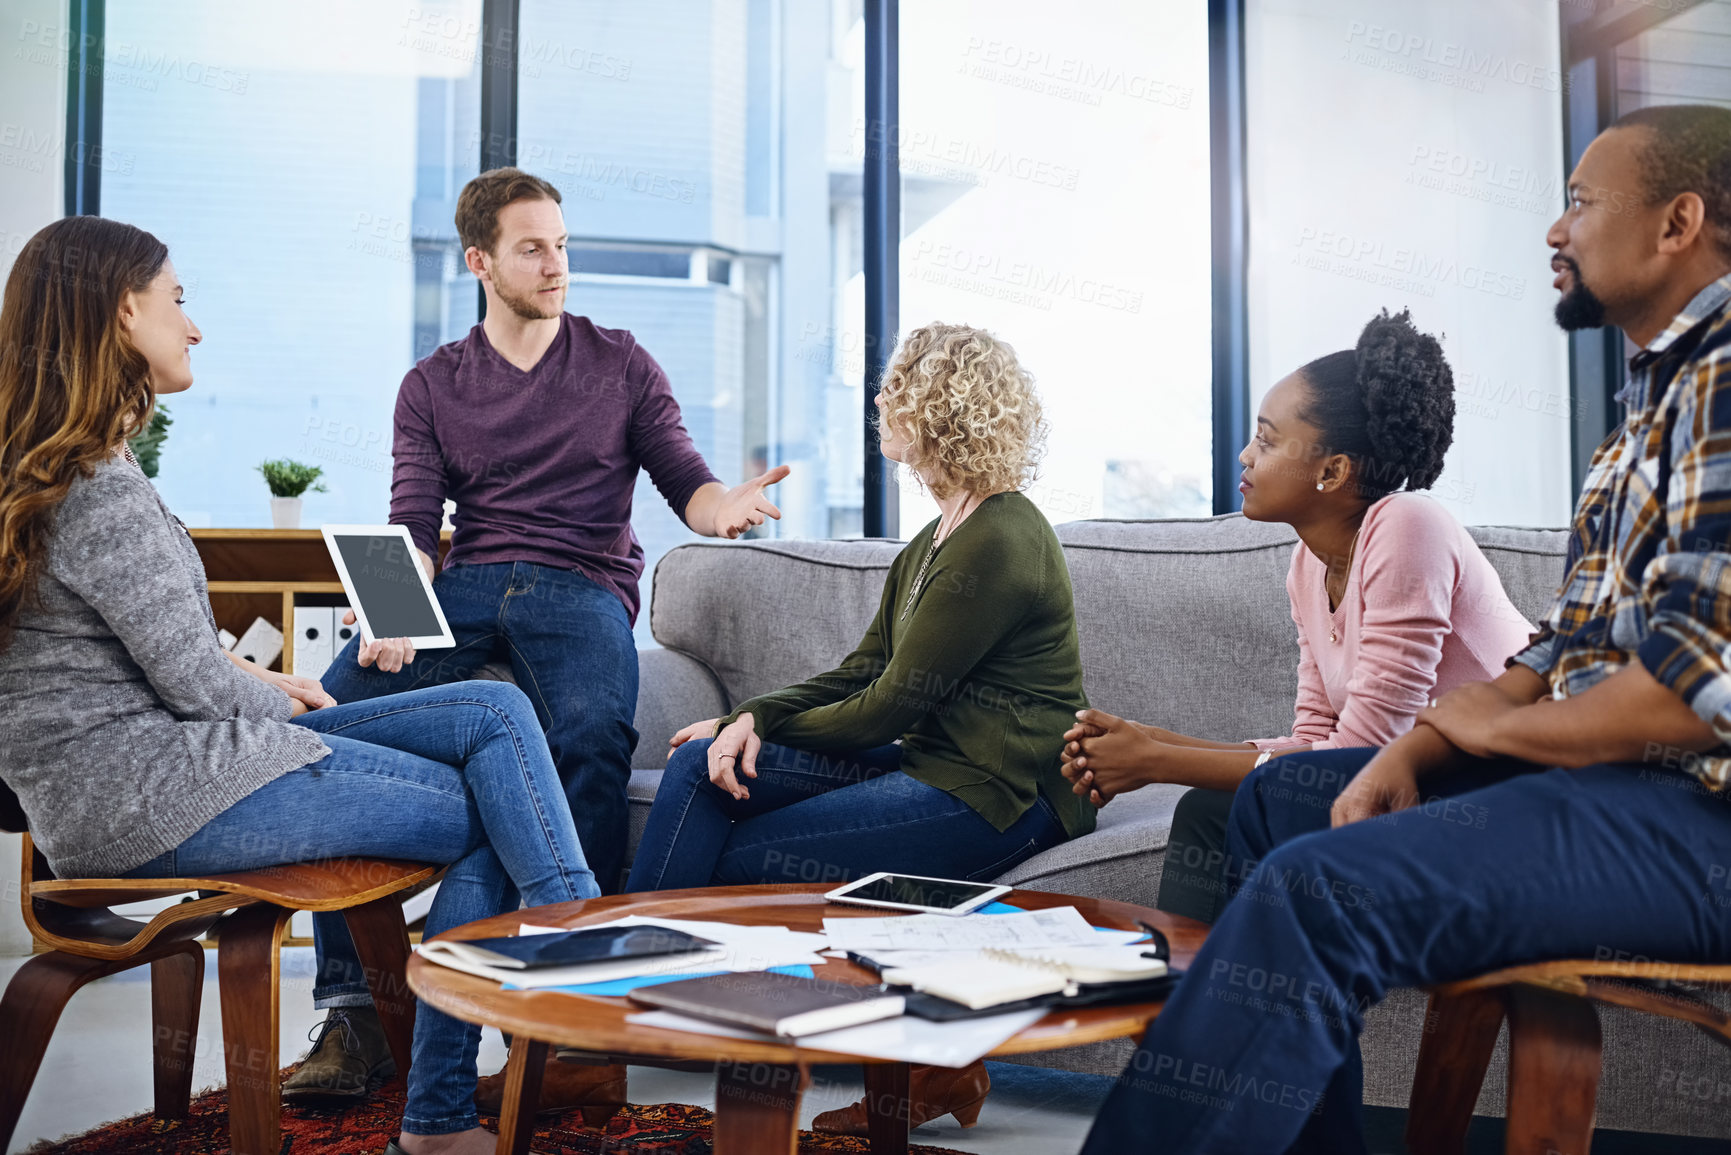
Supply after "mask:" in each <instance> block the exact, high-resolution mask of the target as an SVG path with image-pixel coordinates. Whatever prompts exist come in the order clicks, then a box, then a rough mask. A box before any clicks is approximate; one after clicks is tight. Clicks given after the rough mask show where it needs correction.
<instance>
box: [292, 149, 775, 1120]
mask: <svg viewBox="0 0 1731 1155" xmlns="http://www.w3.org/2000/svg"><path fill="white" fill-rule="evenodd" d="M559 204H560V197H559V191H558V190H557V189H555V188H554V187H553V186H552V185H551V184H548V183H547V182H546V181H544V180H541V179H539V178H538V177H534V176H531V175H530V174H528V173H526V172H523V171H521V170H519V169H515V168H501V169H494V170H492V171H491V172H485V173H482V174H481V175H480V176H478V177H476V178H475V179H474V180H472V181H470V182H469V183H468V185H467V186H465V187H464V189H463V192H462V194H461V196H460V197H459V198H458V200H457V222H456V223H457V234H458V236H459V238H460V239H461V240H462V243H463V247H464V254H463V255H464V260H465V261H466V262H467V263H468V267H469V271H470V272H472V273H474V274H475V277H476V278H477V279H478V280H479V281H480V282H481V287H482V290H483V292H484V293H485V294H486V299H487V311H486V318H485V319H484V320H483V321H482V322H481V323H480V324H479V325H476V326H475V327H474V328H473V329H471V330H470V331H469V335H468V336H467V337H464V338H463V339H462V340H460V341H453V342H451V343H450V344H448V345H444V346H441V347H440V348H439V349H436V350H435V351H434V352H433V354H432V355H431V356H429V357H427V358H426V359H425V360H423V361H421V362H420V363H419V364H418V365H416V366H415V367H414V368H413V369H410V370H409V372H408V374H407V375H406V376H405V377H404V378H403V384H402V387H401V389H400V390H399V391H398V393H397V409H396V436H395V443H394V445H393V448H392V458H393V462H394V467H393V471H392V475H391V522H392V523H393V524H396V525H405V526H408V528H409V533H410V535H411V536H412V537H413V538H414V541H415V545H416V547H417V548H418V550H419V551H420V554H421V561H422V563H423V564H424V565H425V566H426V567H427V571H428V572H429V573H433V571H434V569H435V568H436V567H435V565H434V559H435V558H436V557H437V556H438V541H439V525H440V520H441V517H442V514H443V510H444V503H445V501H446V499H447V498H449V499H451V500H453V501H455V502H456V505H457V510H456V512H455V513H454V514H453V515H452V519H451V521H452V533H451V550H450V553H449V554H448V555H447V556H446V558H445V563H444V568H443V570H442V571H440V572H439V573H438V574H437V575H436V576H435V578H434V581H433V588H434V590H435V592H436V593H437V594H438V597H439V604H440V605H441V606H442V607H443V609H444V611H445V617H446V619H447V620H448V621H449V623H450V626H451V632H452V633H453V634H454V635H455V637H456V641H457V645H456V648H454V649H450V650H439V651H434V652H431V653H428V654H426V655H424V656H422V657H421V658H420V659H419V660H416V658H415V653H414V649H413V647H412V646H410V645H409V643H408V642H407V640H406V639H401V638H398V639H379V640H375V641H373V642H371V643H368V644H366V645H362V644H361V640H360V638H359V637H358V636H357V637H356V638H355V639H353V640H352V641H350V643H349V645H348V646H347V648H345V649H344V650H343V652H342V653H341V654H339V655H338V656H337V659H336V660H335V661H334V662H333V663H332V664H331V667H330V669H329V670H328V671H327V672H326V673H325V675H324V678H323V679H322V680H323V683H324V687H325V689H326V690H327V691H328V692H329V693H330V694H331V696H332V697H334V698H336V700H337V701H339V702H348V701H353V700H356V699H361V698H372V697H377V696H379V695H381V694H391V693H397V692H399V691H403V690H410V689H415V688H417V687H421V686H429V685H438V684H441V683H445V682H451V681H457V680H460V679H464V678H471V677H474V676H475V673H476V671H477V670H479V669H480V668H481V667H482V666H484V665H486V664H487V663H488V662H490V661H493V660H494V659H502V660H507V661H509V662H510V665H511V671H512V675H513V677H514V678H515V679H516V682H517V684H518V685H519V686H520V687H522V689H523V690H524V692H525V693H527V694H528V695H529V699H530V701H532V702H533V703H534V704H535V711H536V713H537V715H538V716H539V717H540V720H541V725H542V726H543V727H544V728H545V730H546V732H547V742H548V745H549V746H550V747H551V749H552V753H553V760H554V763H555V764H556V765H557V766H558V768H559V777H560V779H561V780H562V781H563V782H564V784H565V790H566V794H567V796H568V798H569V799H570V802H571V813H572V816H573V817H574V818H575V819H576V823H577V835H578V838H579V839H580V840H581V842H582V844H583V851H584V854H585V855H586V856H587V857H588V860H589V864H590V866H591V868H592V869H593V870H594V871H595V878H596V881H597V882H599V883H600V884H601V886H602V888H603V889H604V890H606V891H609V892H611V891H614V890H617V889H618V886H619V880H620V876H621V874H622V872H623V869H624V864H625V843H626V834H627V817H626V796H625V788H626V784H627V782H628V780H629V778H630V774H631V769H630V768H631V753H632V750H633V749H634V748H635V746H636V744H637V731H636V729H635V728H633V726H632V721H633V719H634V718H635V715H636V710H637V648H636V644H635V642H634V641H633V638H632V634H631V627H632V625H633V623H634V622H635V621H636V618H637V612H638V609H639V606H640V598H639V595H638V590H637V583H638V579H639V578H640V577H641V576H642V574H643V548H642V546H640V545H639V544H638V541H637V537H636V535H635V534H634V533H633V532H632V530H631V497H632V492H633V490H634V488H635V485H636V481H637V472H638V470H639V469H640V468H641V469H646V470H648V472H649V477H650V480H651V481H653V482H654V484H655V487H656V489H657V490H659V491H660V493H661V495H662V497H664V498H666V499H667V503H668V504H669V505H670V506H672V507H673V510H674V511H675V512H676V513H678V514H679V515H680V516H681V517H682V518H683V519H684V521H685V523H686V524H687V525H689V526H690V527H691V528H692V529H693V530H695V531H696V532H698V533H700V534H703V535H705V536H708V537H726V538H733V537H738V536H739V535H740V534H741V533H743V532H745V531H746V530H748V529H749V528H751V527H752V526H754V525H762V524H763V522H764V519H765V518H771V517H774V518H779V517H780V516H781V512H780V511H779V510H778V509H776V507H775V506H774V505H773V504H772V503H771V502H770V501H769V499H768V498H767V497H765V496H764V489H765V487H766V486H769V485H773V484H774V483H776V482H778V481H780V480H781V479H782V478H783V477H786V476H787V473H788V469H787V467H786V466H780V467H778V468H776V469H772V470H770V471H769V472H768V473H765V474H763V475H761V476H759V477H755V478H753V479H752V480H750V481H748V482H745V483H744V484H743V485H738V486H734V487H733V488H731V489H730V488H728V487H726V486H725V485H723V484H722V483H721V482H720V481H718V480H716V477H715V475H714V474H713V473H711V472H710V470H709V467H708V466H707V465H706V464H705V463H704V461H703V458H702V456H700V455H699V454H698V452H697V448H696V446H694V445H693V444H692V442H691V436H690V435H689V434H688V433H687V432H686V430H685V426H684V424H683V422H682V421H681V419H680V413H679V404H678V402H676V401H675V400H674V399H673V391H672V389H671V388H670V386H669V385H668V381H667V375H666V374H665V373H663V372H662V371H661V367H660V366H659V365H657V364H656V363H655V359H654V358H653V357H651V356H650V355H649V354H648V352H646V351H645V350H644V349H643V348H642V346H640V345H638V344H637V341H636V340H635V339H634V338H633V337H632V336H631V334H630V333H628V332H625V331H624V330H622V329H603V328H601V327H599V326H597V325H596V324H595V323H594V322H592V321H590V320H589V319H588V318H587V317H578V316H573V315H572V314H569V313H567V312H565V292H566V283H567V280H568V278H569V272H570V269H569V265H568V263H567V260H566V254H565V220H564V216H563V214H562V213H561V212H560V208H559ZM314 922H315V928H316V929H315V934H316V939H317V944H318V977H317V979H316V983H315V986H314V988H313V996H314V1000H315V1002H316V1004H317V1005H318V1006H320V1007H330V1008H335V1009H333V1011H332V1013H331V1014H330V1015H329V1016H327V1018H326V1022H325V1025H324V1028H323V1032H322V1033H321V1035H320V1036H319V1037H318V1039H317V1040H316V1041H315V1043H314V1047H313V1053H312V1054H311V1055H310V1056H309V1057H308V1061H307V1062H306V1063H305V1064H304V1065H303V1066H302V1068H301V1071H300V1072H298V1073H297V1074H296V1076H295V1077H294V1078H293V1079H291V1080H290V1081H289V1082H288V1083H287V1084H285V1085H284V1094H285V1096H286V1097H288V1098H290V1099H301V1100H308V1099H333V1098H336V1099H342V1098H355V1097H359V1096H362V1095H364V1094H365V1093H366V1083H367V1079H368V1078H370V1077H371V1076H372V1075H374V1074H377V1073H380V1072H381V1071H383V1070H384V1069H387V1068H388V1067H389V1066H390V1062H389V1054H388V1051H387V1050H386V1049H385V1047H384V1045H383V1038H382V1035H381V1034H380V1033H379V1031H378V1027H377V1019H376V1016H375V1015H374V1013H373V1012H372V1009H371V999H370V997H369V996H368V994H367V985H366V981H365V978H364V976H363V975H362V973H361V969H360V964H359V961H358V960H357V959H356V957H355V954H354V949H353V945H352V943H351V942H350V940H349V937H348V931H347V928H346V926H345V925H344V923H343V920H342V917H341V915H335V916H331V915H322V916H315V919H314ZM338 1027H341V1028H342V1029H336V1028H338ZM579 1072H589V1074H588V1075H586V1076H584V1077H578V1073H579ZM548 1076H549V1078H550V1079H552V1083H551V1084H549V1086H548V1087H547V1088H546V1091H545V1092H544V1105H551V1103H552V1101H553V1100H557V1099H566V1100H568V1101H572V1102H579V1101H590V1100H593V1099H594V1097H595V1094H594V1093H595V1092H596V1090H597V1088H596V1087H594V1086H593V1084H595V1083H596V1082H597V1079H598V1078H599V1079H601V1081H610V1080H612V1079H614V1078H615V1076H616V1077H617V1079H618V1080H620V1081H622V1079H623V1071H618V1072H613V1071H612V1070H611V1069H609V1068H574V1067H570V1066H565V1067H564V1068H563V1069H562V1070H555V1069H549V1071H548ZM487 1082H488V1081H487V1080H483V1084H484V1086H483V1094H485V1093H486V1092H487V1090H488V1087H487V1086H486V1085H485V1084H486V1083H487ZM567 1084H569V1086H567ZM494 1090H496V1088H494ZM608 1090H609V1091H610V1090H611V1088H608ZM619 1091H620V1093H621V1101H622V1092H623V1087H622V1086H621V1087H620V1088H619Z"/></svg>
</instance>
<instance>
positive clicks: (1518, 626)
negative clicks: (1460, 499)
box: [1255, 493, 1533, 750]
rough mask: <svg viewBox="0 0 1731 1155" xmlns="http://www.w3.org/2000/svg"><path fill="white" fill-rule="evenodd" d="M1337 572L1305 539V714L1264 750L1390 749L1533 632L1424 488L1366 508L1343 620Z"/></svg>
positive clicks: (1474, 547)
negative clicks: (1336, 595) (1332, 603)
mask: <svg viewBox="0 0 1731 1155" xmlns="http://www.w3.org/2000/svg"><path fill="white" fill-rule="evenodd" d="M1326 574H1327V567H1326V566H1325V565H1324V564H1323V562H1322V561H1321V560H1320V559H1319V558H1317V557H1316V555H1315V554H1313V553H1311V552H1310V550H1309V549H1307V548H1306V547H1305V545H1304V543H1303V542H1300V543H1299V544H1298V545H1296V546H1294V547H1293V550H1292V565H1291V567H1290V568H1289V569H1288V570H1287V573H1286V593H1287V596H1288V597H1289V598H1291V599H1292V620H1293V621H1294V622H1295V623H1296V624H1297V626H1298V708H1297V716H1296V717H1295V718H1294V720H1293V723H1292V733H1291V734H1290V735H1289V736H1287V737H1284V738H1265V739H1258V740H1256V741H1255V745H1256V746H1257V747H1258V748H1259V749H1264V750H1279V749H1283V748H1285V747H1289V746H1300V745H1304V744H1307V743H1308V744H1309V745H1310V746H1312V747H1314V748H1316V749H1319V750H1320V749H1330V748H1336V747H1349V746H1386V745H1388V743H1389V742H1391V741H1393V740H1394V739H1395V738H1397V737H1399V736H1400V735H1402V734H1404V733H1406V732H1407V731H1408V730H1410V729H1412V723H1413V717H1414V716H1415V715H1416V714H1417V713H1418V712H1419V710H1421V709H1423V708H1424V706H1425V705H1426V704H1428V702H1429V701H1430V699H1431V698H1434V697H1437V696H1439V695H1441V694H1445V693H1447V692H1448V691H1450V690H1452V689H1454V688H1455V687H1456V686H1460V685H1464V684H1466V683H1468V682H1486V681H1490V680H1491V679H1492V678H1495V677H1496V676H1497V675H1499V674H1501V673H1502V672H1503V664H1504V662H1505V661H1506V660H1507V659H1508V658H1509V657H1510V656H1511V655H1513V654H1514V653H1515V652H1516V651H1517V650H1519V649H1521V648H1522V647H1523V646H1525V645H1526V644H1527V639H1528V638H1529V637H1530V636H1531V634H1532V633H1533V626H1532V624H1531V623H1530V622H1528V621H1527V619H1526V618H1524V617H1522V616H1521V613H1520V611H1519V610H1517V609H1515V607H1514V604H1513V603H1512V602H1510V601H1509V599H1508V595H1507V594H1505V593H1504V592H1503V585H1502V582H1501V580H1500V579H1498V577H1497V573H1496V570H1494V569H1492V568H1491V563H1490V562H1489V561H1486V560H1485V555H1484V554H1482V553H1480V552H1479V547H1478V544H1477V543H1476V542H1474V541H1473V539H1472V538H1471V537H1470V536H1469V535H1468V534H1467V531H1466V530H1465V529H1463V528H1462V527H1461V525H1460V523H1459V522H1457V521H1455V519H1454V518H1453V517H1452V516H1451V515H1450V514H1449V512H1448V511H1447V510H1445V509H1444V508H1443V507H1442V506H1441V505H1439V504H1437V503H1436V502H1435V501H1432V500H1431V499H1430V498H1428V497H1424V496H1422V495H1420V494H1417V493H1394V494H1390V495H1389V496H1387V497H1385V498H1383V499H1382V500H1380V501H1378V502H1377V503H1376V504H1374V505H1372V506H1371V507H1370V509H1369V510H1368V511H1367V512H1366V513H1365V515H1364V522H1363V525H1362V526H1361V528H1360V529H1359V531H1358V548H1357V550H1356V552H1355V553H1354V555H1353V559H1352V566H1351V568H1350V569H1349V570H1348V571H1347V576H1346V593H1345V596H1344V597H1342V598H1341V602H1340V607H1339V608H1338V609H1336V610H1335V611H1333V612H1332V613H1331V612H1330V611H1329V608H1328V591H1327V589H1326V588H1325V585H1324V582H1325V577H1326Z"/></svg>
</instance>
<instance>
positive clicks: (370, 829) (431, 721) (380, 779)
mask: <svg viewBox="0 0 1731 1155" xmlns="http://www.w3.org/2000/svg"><path fill="white" fill-rule="evenodd" d="M295 721H296V723H297V724H299V725H304V726H306V727H307V728H308V729H312V730H317V731H318V732H319V733H320V734H322V735H324V740H325V744H326V745H328V746H329V747H330V748H331V752H330V754H328V755H327V756H325V757H324V758H321V759H320V760H319V761H317V762H314V763H312V764H311V765H309V766H303V767H301V768H300V769H298V770H291V771H290V772H289V773H287V774H284V775H283V776H282V777H280V778H278V779H276V780H275V781H273V782H271V783H269V784H268V785H266V786H263V787H261V788H259V789H258V790H256V791H254V792H253V793H252V794H249V795H248V796H247V797H245V798H243V799H241V800H240V801H239V802H237V803H235V804H234V805H233V806H231V807H229V808H228V809H227V810H225V811H223V812H222V813H221V814H219V815H217V816H216V817H215V818H214V819H212V820H211V821H210V822H208V823H206V824H205V825H204V826H203V827H201V828H200V829H199V830H198V831H197V832H196V833H195V834H193V835H192V837H190V838H188V839H187V840H186V841H185V842H183V843H181V844H180V845H179V846H177V847H175V848H174V849H173V850H171V851H169V852H168V853H166V854H163V855H160V856H158V857H157V858H154V859H152V860H151V861H150V862H147V863H145V864H144V865H143V866H141V867H139V868H138V869H137V870H134V871H132V872H131V873H132V876H133V877H138V878H168V877H176V876H183V875H199V874H219V873H223V872H226V871H232V870H253V869H256V868H259V867H263V866H272V865H276V864H279V863H285V862H301V861H307V860H310V859H317V858H336V857H340V856H343V855H351V854H352V855H365V856H369V857H380V858H406V859H410V860H413V861H418V862H436V863H449V864H450V869H449V870H448V871H447V872H446V874H445V878H444V881H443V882H442V883H441V884H440V886H439V893H438V896H437V897H436V898H435V899H434V901H433V908H432V910H431V911H430V912H429V913H428V915H427V925H426V935H427V937H429V938H430V937H432V936H433V935H435V934H439V933H441V932H443V931H446V930H449V929H451V928H452V927H454V926H461V925H462V924H464V923H467V922H473V921H475V920H476V919H479V918H488V917H491V916H493V915H496V914H502V913H504V912H506V911H510V910H515V909H517V905H518V895H519V893H520V894H521V895H522V898H523V899H524V900H526V901H527V902H529V903H530V904H531V905H541V904H543V903H552V902H570V901H573V900H576V899H584V898H593V897H595V895H596V894H597V893H599V892H598V890H597V889H596V886H595V879H594V876H593V875H592V874H591V873H590V871H589V867H588V865H587V863H586V862H585V861H584V858H583V849H582V847H581V846H580V845H578V842H577V836H576V834H575V832H574V831H573V830H572V826H571V811H570V807H569V805H568V804H567V803H566V801H565V794H564V792H563V791H562V790H561V789H560V787H559V778H558V775H557V774H555V773H554V770H553V760H552V759H551V758H550V757H548V754H547V744H546V742H545V740H543V738H542V737H541V727H540V725H539V724H538V723H537V722H536V719H535V713H534V711H533V710H532V709H531V708H530V706H529V702H528V699H527V698H525V697H524V696H523V694H522V692H521V691H519V690H518V689H517V688H516V687H514V686H510V685H507V684H506V683H503V682H459V683H456V684H453V685H449V686H439V687H433V688H428V689H424V690H415V691H411V692H409V693H406V694H394V695H392V696H390V697H387V698H378V699H374V700H372V701H366V702H351V703H348V704H345V705H340V706H328V707H326V708H325V709H323V710H315V711H313V712H311V713H308V714H303V715H302V716H301V717H299V718H297V719H296V720H295ZM338 917H339V918H340V917H341V916H340V915H339V916H338ZM480 1039H481V1030H480V1028H479V1027H477V1026H474V1025H472V1024H469V1023H464V1022H460V1021H458V1020H457V1019H453V1018H451V1017H449V1016H447V1015H445V1014H443V1013H441V1012H439V1011H435V1010H433V1009H432V1008H430V1007H428V1006H426V1005H424V1004H423V1005H421V1006H419V1007H417V1008H416V1011H415V1041H414V1050H413V1063H412V1066H411V1068H410V1071H409V1080H408V1102H407V1104H406V1106H405V1109H404V1113H403V1130H405V1131H408V1132H410V1133H412V1134H421V1135H439V1134H446V1133H449V1132H452V1131H463V1130H467V1129H468V1128H470V1127H473V1126H475V1125H476V1124H477V1117H476V1112H475V1103H474V1095H475V1053H476V1050H477V1049H478V1048H479V1046H480Z"/></svg>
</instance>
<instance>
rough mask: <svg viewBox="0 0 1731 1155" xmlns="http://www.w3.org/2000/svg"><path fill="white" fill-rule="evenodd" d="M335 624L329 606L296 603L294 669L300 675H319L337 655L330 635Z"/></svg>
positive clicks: (321, 674) (311, 676)
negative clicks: (298, 604) (299, 604)
mask: <svg viewBox="0 0 1731 1155" xmlns="http://www.w3.org/2000/svg"><path fill="white" fill-rule="evenodd" d="M334 624H335V618H334V615H333V614H332V612H331V607H330V606H296V607H295V673H297V674H299V675H300V676H302V677H303V678H318V677H322V676H323V675H324V672H325V667H326V666H328V665H330V664H331V659H332V658H334V657H336V651H335V650H334V649H333V648H332V643H331V639H332V638H333V637H334V636H335V630H334V629H333V628H332V627H333V625H334Z"/></svg>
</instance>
